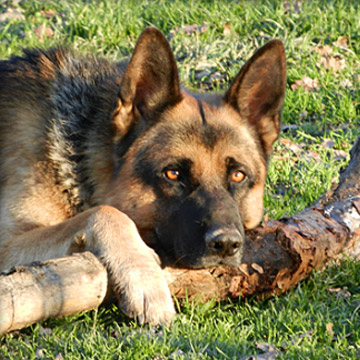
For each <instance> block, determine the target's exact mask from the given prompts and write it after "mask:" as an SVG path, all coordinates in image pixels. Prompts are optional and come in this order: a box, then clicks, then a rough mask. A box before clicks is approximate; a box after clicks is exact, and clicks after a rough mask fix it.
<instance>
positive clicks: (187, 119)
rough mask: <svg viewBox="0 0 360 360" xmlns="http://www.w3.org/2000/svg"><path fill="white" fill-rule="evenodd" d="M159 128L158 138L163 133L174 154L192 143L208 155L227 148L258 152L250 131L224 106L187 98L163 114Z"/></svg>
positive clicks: (238, 117)
mask: <svg viewBox="0 0 360 360" xmlns="http://www.w3.org/2000/svg"><path fill="white" fill-rule="evenodd" d="M160 128H161V130H160V131H159V129H158V130H157V131H159V136H162V134H164V135H165V136H166V137H167V139H168V141H169V147H170V148H173V149H174V150H175V151H176V152H177V153H179V150H181V148H182V147H183V146H189V145H191V144H192V145H194V146H195V147H196V148H197V149H199V150H200V149H201V148H203V149H204V151H208V152H211V151H215V150H218V149H221V151H223V150H224V148H226V147H235V148H236V149H240V148H244V149H249V151H250V150H252V151H253V152H257V147H258V143H257V141H258V140H257V137H256V136H254V135H255V134H254V131H253V129H251V128H250V127H249V125H248V124H247V123H246V122H244V121H243V120H242V119H241V117H240V115H239V114H238V113H237V112H236V111H235V110H233V109H232V108H231V107H230V106H228V105H226V104H223V105H220V106H216V105H212V104H209V103H207V102H204V101H200V100H198V99H196V98H194V97H192V96H188V97H186V98H185V99H184V100H183V101H182V102H180V103H179V104H178V105H176V106H175V107H173V108H171V109H170V110H169V111H168V112H167V113H166V114H164V117H163V121H162V122H161V124H160ZM176 145H178V146H176ZM180 152H181V151H180Z"/></svg>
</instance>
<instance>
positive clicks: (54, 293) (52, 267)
mask: <svg viewBox="0 0 360 360" xmlns="http://www.w3.org/2000/svg"><path fill="white" fill-rule="evenodd" d="M359 139H360V137H359V138H358V139H357V141H356V142H355V144H354V146H353V148H352V149H351V151H350V155H351V160H350V162H349V165H348V166H347V168H346V169H345V170H344V171H343V172H342V173H341V174H340V180H339V185H338V186H337V188H336V189H334V190H331V191H328V192H327V193H325V194H324V195H323V196H322V197H321V198H320V199H318V200H317V201H316V202H315V203H314V204H312V205H311V206H310V207H308V208H306V209H305V210H303V211H301V212H300V213H298V214H295V215H294V216H292V217H287V218H283V219H281V220H278V221H277V220H270V221H269V222H267V223H266V224H263V225H261V226H259V227H258V228H257V229H255V230H253V231H250V232H248V233H247V239H246V244H245V254H244V260H243V263H242V265H241V266H240V267H239V268H230V267H224V266H222V267H216V268H212V269H203V270H186V269H174V268H166V269H165V271H166V272H167V274H168V279H169V280H168V282H169V286H170V289H171V291H172V293H173V295H175V296H176V297H177V298H179V299H181V298H185V297H189V298H190V300H194V299H197V298H200V299H201V300H202V301H207V300H209V299H213V298H216V299H218V300H222V299H227V298H238V297H246V296H250V295H259V296H270V295H274V294H280V293H283V292H285V291H286V290H288V289H290V288H291V287H293V286H294V285H296V284H297V283H298V282H299V281H300V280H301V279H303V278H304V277H305V276H306V275H307V274H308V273H309V272H310V271H312V270H313V269H318V268H320V267H322V266H324V265H326V264H327V262H328V261H329V260H331V259H336V258H338V257H339V256H341V255H342V254H346V255H348V256H351V257H353V258H355V259H359V258H360V241H359V239H360V140H359ZM106 287H107V274H106V270H105V268H104V267H103V266H102V265H101V263H100V262H99V261H98V260H97V259H96V258H95V256H93V255H92V254H90V253H84V254H76V255H73V256H70V257H66V258H61V259H54V260H51V261H47V262H45V263H43V264H40V265H34V266H30V267H20V268H17V269H15V270H14V271H13V272H12V273H10V274H6V275H0V334H1V333H4V332H6V331H10V330H14V329H19V328H21V327H24V326H27V325H29V324H31V323H34V322H37V321H40V320H43V319H46V318H48V317H50V316H51V317H59V316H66V315H70V314H75V313H77V312H81V311H86V310H89V309H93V308H95V307H97V306H99V305H100V304H101V302H102V301H103V299H104V296H105V293H106Z"/></svg>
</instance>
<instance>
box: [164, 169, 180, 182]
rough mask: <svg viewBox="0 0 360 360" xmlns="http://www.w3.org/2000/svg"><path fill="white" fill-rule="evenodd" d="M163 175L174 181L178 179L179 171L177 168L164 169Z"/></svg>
mask: <svg viewBox="0 0 360 360" xmlns="http://www.w3.org/2000/svg"><path fill="white" fill-rule="evenodd" d="M165 176H166V177H167V178H168V179H169V180H172V181H176V180H178V179H179V176H180V172H179V171H178V170H166V171H165Z"/></svg>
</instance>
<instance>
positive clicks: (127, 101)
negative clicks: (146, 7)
mask: <svg viewBox="0 0 360 360" xmlns="http://www.w3.org/2000/svg"><path fill="white" fill-rule="evenodd" d="M180 99H181V94H180V88H179V77H178V70H177V67H176V62H175V58H174V55H173V53H172V51H171V48H170V46H169V44H168V42H167V40H166V39H165V37H164V35H163V34H162V33H161V32H160V31H159V30H158V29H156V28H147V29H145V30H144V32H143V33H142V34H141V35H140V37H139V39H138V41H137V44H136V46H135V50H134V54H133V56H132V58H131V60H130V63H129V65H128V67H127V69H126V71H125V74H124V76H123V79H122V81H121V88H120V99H119V102H120V104H119V106H118V108H119V107H120V108H121V109H120V110H121V111H120V113H121V112H122V113H123V115H126V113H128V114H129V113H130V112H132V111H134V110H135V109H136V111H139V112H140V114H141V115H142V116H143V117H145V118H150V117H153V116H154V113H157V112H159V111H161V110H162V109H163V108H164V107H165V106H169V105H173V104H176V103H177V102H178V101H180ZM118 110H119V109H118ZM118 115H119V114H118ZM120 115H121V114H120ZM123 117H124V118H125V117H126V116H123ZM123 120H124V119H123ZM119 125H120V124H119ZM123 125H125V124H123Z"/></svg>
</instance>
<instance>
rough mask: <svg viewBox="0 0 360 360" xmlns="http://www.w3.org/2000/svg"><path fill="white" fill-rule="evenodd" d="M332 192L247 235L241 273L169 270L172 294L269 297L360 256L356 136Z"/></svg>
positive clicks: (359, 176) (358, 144) (359, 145)
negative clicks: (326, 267) (320, 270)
mask: <svg viewBox="0 0 360 360" xmlns="http://www.w3.org/2000/svg"><path fill="white" fill-rule="evenodd" d="M350 156H351V160H350V162H349V164H348V166H347V167H346V169H345V170H344V171H343V172H342V173H341V174H340V179H339V184H338V186H337V187H336V189H335V190H331V191H328V192H327V193H325V194H324V195H323V196H322V197H321V198H320V199H318V200H317V201H316V202H315V203H314V204H312V205H311V206H309V207H308V208H306V209H304V210H303V211H301V212H300V213H298V214H295V215H294V216H291V217H287V218H283V219H281V220H279V221H277V220H271V221H269V222H268V223H267V224H263V225H262V226H259V227H258V228H257V229H255V230H253V231H250V232H248V233H247V240H246V246H245V254H244V258H243V263H242V265H241V266H240V268H237V269H233V268H229V267H218V268H213V269H205V270H181V269H168V270H169V272H170V273H171V274H172V276H173V278H174V280H173V282H172V283H170V288H171V290H172V293H173V294H174V295H175V296H176V297H178V298H183V297H184V296H188V297H189V298H190V299H194V298H196V297H201V298H202V300H203V301H206V300H209V299H211V298H214V297H215V298H217V299H219V300H221V299H226V298H236V297H239V296H241V297H246V296H249V295H254V294H255V295H262V296H269V295H274V294H280V293H283V292H285V291H286V290H288V289H290V288H292V287H293V286H295V285H296V284H297V283H298V282H299V281H300V280H301V279H303V278H304V277H305V276H306V275H307V274H308V273H309V272H310V271H311V270H313V269H318V268H320V267H322V266H324V265H326V263H327V262H328V261H329V260H331V259H335V258H337V257H339V256H341V255H342V254H346V255H348V256H350V257H353V258H355V259H359V257H360V241H359V239H360V137H359V138H358V139H357V140H356V142H355V144H354V146H353V148H352V149H351V151H350Z"/></svg>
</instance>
